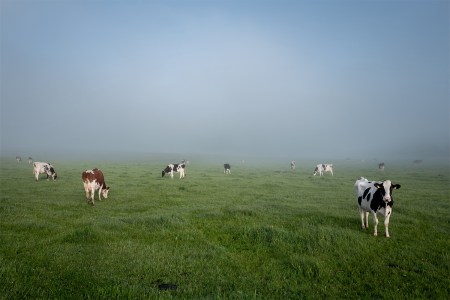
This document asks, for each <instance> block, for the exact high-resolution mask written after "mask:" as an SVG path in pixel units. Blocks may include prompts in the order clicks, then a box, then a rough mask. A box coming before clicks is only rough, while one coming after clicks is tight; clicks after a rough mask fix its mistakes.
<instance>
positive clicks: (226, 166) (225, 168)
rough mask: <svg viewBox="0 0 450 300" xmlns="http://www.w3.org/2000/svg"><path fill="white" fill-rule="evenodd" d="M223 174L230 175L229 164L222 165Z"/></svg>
mask: <svg viewBox="0 0 450 300" xmlns="http://www.w3.org/2000/svg"><path fill="white" fill-rule="evenodd" d="M223 172H224V173H225V174H230V173H231V165H230V164H223Z"/></svg>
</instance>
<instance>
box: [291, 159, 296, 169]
mask: <svg viewBox="0 0 450 300" xmlns="http://www.w3.org/2000/svg"><path fill="white" fill-rule="evenodd" d="M291 170H295V160H293V161H291Z"/></svg>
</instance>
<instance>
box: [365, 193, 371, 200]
mask: <svg viewBox="0 0 450 300" xmlns="http://www.w3.org/2000/svg"><path fill="white" fill-rule="evenodd" d="M371 196H372V194H371V193H368V194H367V199H366V200H367V202H369V201H370V197H371Z"/></svg>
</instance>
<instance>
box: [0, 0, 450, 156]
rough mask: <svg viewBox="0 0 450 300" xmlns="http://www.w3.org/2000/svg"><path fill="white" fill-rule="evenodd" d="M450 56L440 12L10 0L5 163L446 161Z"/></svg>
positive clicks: (445, 8) (4, 69)
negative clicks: (64, 157)
mask: <svg viewBox="0 0 450 300" xmlns="http://www.w3.org/2000/svg"><path fill="white" fill-rule="evenodd" d="M449 51H450V49H449V2H448V1H436V0H431V1H425V0H423V1H422V0H418V1H407V0H405V1H403V0H401V1H350V0H343V1H339V0H330V1H270V0H267V1H250V0H244V1H75V0H74V1H27V0H22V1H11V0H6V1H2V2H1V66H0V67H1V152H2V155H16V153H24V154H23V155H24V156H27V155H32V154H33V153H45V152H46V151H48V152H51V151H57V152H67V153H71V152H74V151H75V152H88V151H92V149H95V150H94V151H97V152H100V153H101V152H114V151H124V152H127V151H129V152H147V153H152V152H158V153H161V152H162V153H164V152H177V153H199V154H201V153H208V154H215V153H217V154H218V155H219V154H220V155H251V154H257V155H267V156H271V155H273V156H286V157H292V158H293V159H301V158H302V157H317V158H319V157H323V158H324V159H326V158H334V157H336V158H347V157H357V158H368V157H377V158H380V159H390V158H392V159H393V158H395V157H399V156H402V157H408V158H409V157H411V158H423V157H433V156H434V157H447V158H448V157H449V156H450V154H449V140H450V133H449V130H450V122H449V114H450V107H449V65H450V63H449ZM28 153H29V154H28Z"/></svg>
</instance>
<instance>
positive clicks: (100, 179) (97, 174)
mask: <svg viewBox="0 0 450 300" xmlns="http://www.w3.org/2000/svg"><path fill="white" fill-rule="evenodd" d="M92 171H93V172H94V176H95V180H96V181H97V182H98V184H100V186H103V185H104V184H105V178H104V177H103V172H102V171H100V170H99V169H97V168H95V169H94V170H92Z"/></svg>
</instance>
